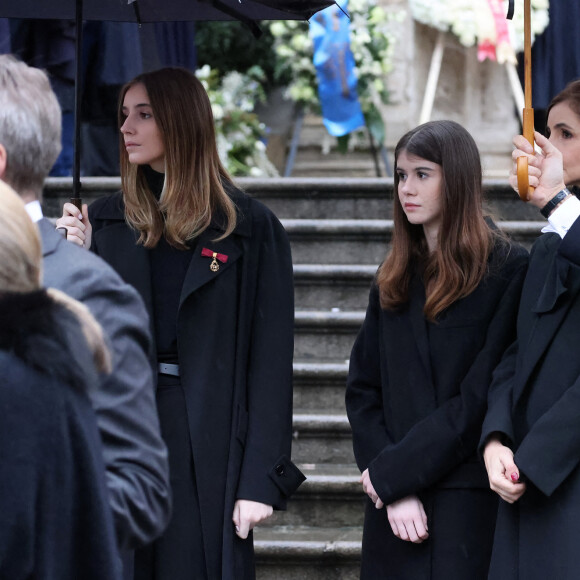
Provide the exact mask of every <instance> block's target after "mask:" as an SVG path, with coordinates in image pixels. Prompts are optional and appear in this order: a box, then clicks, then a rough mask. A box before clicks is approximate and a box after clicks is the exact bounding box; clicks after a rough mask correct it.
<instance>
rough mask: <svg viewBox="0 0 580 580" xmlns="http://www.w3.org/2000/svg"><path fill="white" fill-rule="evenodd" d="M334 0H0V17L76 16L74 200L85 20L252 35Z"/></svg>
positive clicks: (77, 199) (75, 200) (77, 188)
mask: <svg viewBox="0 0 580 580" xmlns="http://www.w3.org/2000/svg"><path fill="white" fill-rule="evenodd" d="M333 4H336V2H335V1H334V0H0V17H1V18H35V19H56V20H75V21H76V55H77V56H76V60H77V64H76V78H75V85H76V87H75V121H74V161H73V196H74V197H73V199H72V200H71V201H73V203H75V204H76V205H77V206H78V207H79V209H80V205H81V200H80V194H79V192H80V189H81V181H80V112H79V109H80V101H81V83H80V82H79V79H80V78H81V58H80V55H81V53H82V48H81V45H82V31H83V27H82V22H83V20H100V21H107V20H108V21H121V22H138V23H143V22H172V21H202V20H239V21H241V22H244V23H246V24H248V25H249V26H250V28H251V29H252V31H253V32H254V34H255V35H256V36H258V35H259V34H258V32H259V28H258V27H257V24H256V21H257V20H300V19H309V18H311V17H312V16H313V15H314V14H316V12H318V11H319V10H322V9H324V8H328V7H329V6H332V5H333Z"/></svg>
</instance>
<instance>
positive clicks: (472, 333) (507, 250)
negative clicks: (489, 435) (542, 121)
mask: <svg viewBox="0 0 580 580" xmlns="http://www.w3.org/2000/svg"><path fill="white" fill-rule="evenodd" d="M395 171H396V173H395V178H394V186H395V199H394V231H393V238H392V245H391V249H390V251H389V253H388V254H387V257H386V259H385V261H384V262H383V264H382V265H381V266H380V268H379V270H378V272H377V276H376V279H375V281H374V283H373V285H372V288H371V292H370V298H369V305H368V309H367V313H366V318H365V321H364V324H363V326H362V329H361V330H360V333H359V335H358V337H357V339H356V342H355V344H354V347H353V350H352V355H351V360H350V370H349V375H348V384H347V392H346V407H347V412H348V417H349V420H350V423H351V426H352V430H353V444H354V452H355V457H356V460H357V464H358V466H359V468H360V470H361V472H362V477H361V482H362V484H363V488H364V490H365V492H366V493H367V495H368V496H369V500H368V502H367V506H366V512H365V525H364V536H363V553H362V572H361V577H362V578H366V579H373V580H374V579H376V578H389V579H393V580H395V579H396V580H402V579H409V580H418V579H422V578H425V579H427V578H429V579H430V580H437V579H441V580H443V579H445V580H447V579H449V578H470V580H477V579H481V580H483V579H484V578H487V569H488V565H489V557H490V550H491V544H492V538H493V530H494V523H495V515H496V498H494V496H493V494H492V493H491V492H490V490H489V486H488V483H487V478H486V473H485V469H484V467H483V465H482V464H481V463H480V462H479V460H478V459H477V456H476V448H477V443H478V438H479V434H480V431H481V424H482V420H483V416H484V414H485V410H486V397H487V390H488V386H489V384H490V382H491V376H492V371H493V369H494V367H495V365H496V364H497V363H498V362H499V360H500V358H501V356H502V354H503V352H504V350H505V349H506V348H507V346H508V345H509V344H510V342H511V341H512V340H513V338H514V335H515V318H516V311H517V306H518V302H519V295H520V289H521V285H522V283H523V278H524V275H525V271H526V265H527V252H526V251H525V250H524V249H523V248H521V247H518V246H516V245H513V244H511V243H510V242H509V240H508V239H507V238H506V237H505V236H503V235H502V234H501V233H500V232H499V230H498V229H497V228H496V227H495V225H494V224H493V223H492V222H491V220H489V219H486V218H485V217H484V214H483V210H482V200H483V194H482V171H481V163H480V157H479V152H478V150H477V146H476V144H475V142H474V140H473V138H472V137H471V136H470V135H469V133H468V132H467V131H466V130H465V129H464V128H463V127H461V126H460V125H458V124H457V123H455V122H452V121H432V122H430V123H426V124H424V125H421V126H419V127H417V128H415V129H413V130H412V131H410V132H409V133H407V134H406V135H404V136H403V137H402V138H401V140H400V141H399V143H398V144H397V147H396V150H395Z"/></svg>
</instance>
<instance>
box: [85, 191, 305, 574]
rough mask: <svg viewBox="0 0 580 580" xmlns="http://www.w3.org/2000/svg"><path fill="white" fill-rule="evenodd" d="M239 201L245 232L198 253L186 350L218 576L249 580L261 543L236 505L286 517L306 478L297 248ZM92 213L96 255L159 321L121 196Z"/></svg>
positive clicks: (208, 545) (195, 443)
mask: <svg viewBox="0 0 580 580" xmlns="http://www.w3.org/2000/svg"><path fill="white" fill-rule="evenodd" d="M231 195H232V198H233V200H234V202H235V204H236V206H237V210H238V225H237V227H236V229H235V231H234V232H233V233H232V234H231V235H230V236H229V237H227V238H226V239H224V240H221V241H219V242H215V241H214V240H215V238H217V237H219V235H220V234H221V231H220V230H219V228H216V227H213V226H212V227H210V228H209V229H208V230H206V231H205V232H203V234H201V235H200V237H199V238H198V239H197V241H196V245H195V247H194V249H193V250H192V252H193V256H192V259H191V263H190V265H189V268H188V271H187V273H186V276H185V281H184V284H183V288H182V291H181V299H180V307H179V313H178V319H177V342H178V354H179V364H180V369H181V383H182V386H183V388H184V393H185V398H186V406H187V413H188V418H189V431H190V436H191V442H192V452H193V459H194V463H195V475H196V482H197V490H198V494H199V503H200V509H201V522H202V528H203V536H204V547H205V556H206V564H207V569H208V577H209V578H229V579H232V580H234V579H235V580H241V579H243V578H252V577H253V563H252V543H251V542H245V541H242V540H239V538H237V537H236V536H235V534H234V529H233V525H232V523H231V517H232V512H233V507H234V502H235V500H236V499H238V498H242V499H250V500H254V501H259V502H262V503H265V504H270V505H273V506H274V507H277V508H283V507H284V506H285V501H286V498H287V497H288V496H289V495H290V494H291V493H292V492H293V491H294V490H295V489H296V488H297V487H298V485H299V484H300V483H301V481H302V480H303V476H302V474H301V473H300V471H299V470H298V469H297V468H296V467H295V466H294V465H293V463H292V462H291V461H290V447H291V435H292V356H293V331H294V300H293V275H292V259H291V254H290V245H289V243H288V239H287V236H286V232H285V231H284V229H283V228H282V226H281V224H280V222H279V221H278V220H277V219H276V217H275V216H274V215H273V214H272V213H271V212H270V211H269V210H268V209H267V208H266V207H265V206H263V205H262V204H261V203H259V202H258V201H256V200H253V199H251V198H249V197H248V196H246V195H245V194H242V193H241V192H238V191H232V192H231ZM89 213H90V221H91V224H92V225H93V246H92V247H93V249H94V251H95V252H96V253H97V254H99V255H100V256H101V257H103V258H104V259H105V260H106V261H107V262H108V263H109V264H111V265H112V266H113V267H114V268H115V270H117V272H119V274H121V276H122V277H123V279H124V280H125V281H126V282H129V283H130V284H132V285H133V286H134V287H135V288H137V289H138V290H139V292H140V293H141V295H142V297H143V299H144V301H145V304H146V305H147V307H148V309H149V311H150V313H151V312H152V296H151V274H150V266H149V255H148V251H147V250H146V249H145V248H144V247H143V246H142V245H137V244H136V239H137V236H136V234H135V232H134V231H133V230H132V229H131V228H129V227H128V225H127V224H126V222H125V219H124V208H123V202H122V197H121V195H120V194H116V195H114V196H111V197H109V198H103V199H101V200H97V201H95V202H94V203H93V204H92V205H91V207H90V208H89ZM203 248H207V249H211V250H212V251H215V252H218V253H220V254H225V255H226V256H227V262H226V263H222V264H221V265H220V268H219V270H218V271H217V272H213V271H212V270H211V269H210V264H211V262H212V259H211V258H208V257H205V256H203V255H202V253H201V252H202V249H203ZM153 364H155V360H154V361H153ZM176 509H179V506H176Z"/></svg>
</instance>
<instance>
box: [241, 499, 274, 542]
mask: <svg viewBox="0 0 580 580" xmlns="http://www.w3.org/2000/svg"><path fill="white" fill-rule="evenodd" d="M273 511H274V510H273V508H272V506H271V505H267V504H265V503H260V502H257V501H250V500H249V499H239V500H237V501H236V503H235V505H234V514H233V516H232V521H233V522H234V525H235V526H236V534H237V535H238V536H239V537H240V538H242V540H245V539H246V538H247V537H248V534H249V533H250V530H253V529H254V526H256V525H257V524H259V523H260V522H263V521H264V520H265V519H267V518H269V517H270V516H271V515H272V513H273Z"/></svg>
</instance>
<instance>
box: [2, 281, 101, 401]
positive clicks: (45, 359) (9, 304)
mask: <svg viewBox="0 0 580 580" xmlns="http://www.w3.org/2000/svg"><path fill="white" fill-rule="evenodd" d="M0 349H1V350H5V351H8V352H11V353H12V354H14V355H15V356H16V357H18V358H19V359H21V360H22V361H23V362H24V363H26V364H27V365H28V366H30V367H32V368H34V369H35V370H37V371H38V372H41V373H43V374H46V375H49V376H52V377H55V378H57V379H58V380H60V381H62V382H65V383H67V384H69V385H71V386H73V387H75V388H79V389H82V390H85V389H86V387H87V386H88V384H91V383H92V381H93V380H94V377H95V375H96V373H95V372H94V370H93V365H92V364H91V361H92V356H91V355H90V352H89V349H88V347H87V346H86V342H85V340H84V336H83V334H82V330H81V328H80V324H79V322H78V321H77V319H76V318H75V316H74V315H73V314H72V313H71V312H69V311H68V310H67V309H66V308H64V307H62V306H61V305H59V304H57V303H55V302H54V301H53V300H52V299H51V298H50V296H48V294H47V293H46V290H37V291H35V292H26V293H17V292H10V293H0ZM87 363H88V364H87ZM87 369H88V370H87ZM87 381H88V383H87Z"/></svg>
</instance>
